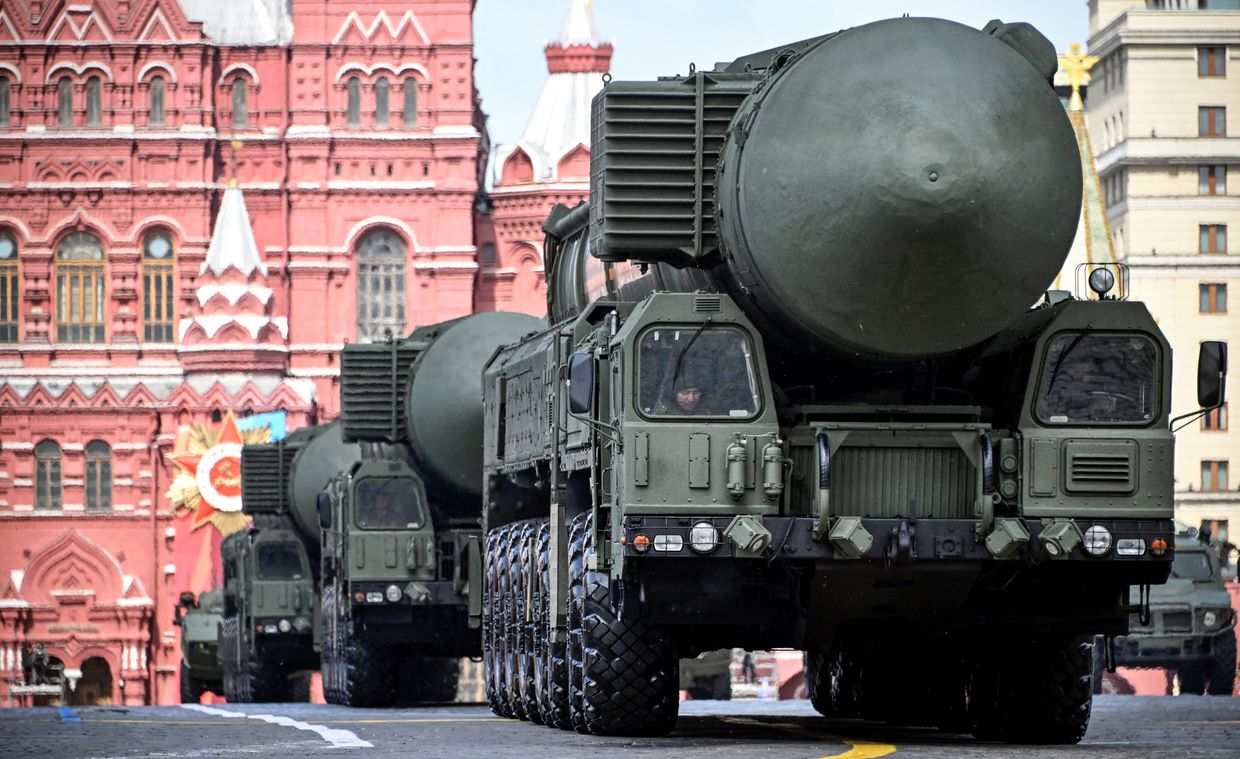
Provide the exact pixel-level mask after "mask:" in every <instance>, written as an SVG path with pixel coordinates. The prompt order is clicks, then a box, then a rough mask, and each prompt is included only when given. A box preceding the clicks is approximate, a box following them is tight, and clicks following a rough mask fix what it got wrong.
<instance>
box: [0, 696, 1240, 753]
mask: <svg viewBox="0 0 1240 759" xmlns="http://www.w3.org/2000/svg"><path fill="white" fill-rule="evenodd" d="M75 716H76V717H77V718H79V719H80V721H77V722H75V721H73V718H74V717H75ZM616 750H622V751H623V752H624V756H625V758H626V759H629V757H654V756H658V757H668V756H674V757H677V758H678V759H679V757H705V756H710V757H756V756H761V757H764V758H768V757H769V758H771V759H775V758H782V757H807V758H809V759H816V758H817V757H842V758H845V759H870V758H871V757H879V756H887V755H892V756H896V757H999V756H1004V757H1007V756H1017V757H1024V756H1027V757H1057V756H1065V755H1071V756H1080V757H1121V756H1122V757H1125V758H1127V757H1160V759H1161V757H1166V756H1177V757H1235V756H1238V755H1240V698H1218V697H1216V698H1205V697H1201V696H1185V697H1179V698H1172V697H1166V698H1147V697H1136V696H1103V697H1101V698H1099V699H1097V700H1096V701H1095V705H1094V718H1093V723H1092V724H1091V726H1090V729H1089V735H1088V736H1087V737H1086V739H1085V741H1084V742H1083V743H1082V744H1081V745H1079V746H1075V747H1062V746H1056V747H1038V746H1004V745H1000V744H987V743H981V742H978V741H975V740H973V739H972V738H970V737H968V736H959V735H947V734H943V733H939V732H938V731H935V730H923V729H917V730H913V729H898V728H890V727H886V726H882V725H869V724H864V723H859V722H839V721H837V722H829V721H827V720H824V719H822V718H821V717H818V716H817V715H816V714H815V712H814V711H813V709H812V708H811V707H810V706H809V704H808V703H806V702H799V701H784V702H762V701H733V702H727V701H696V702H689V703H686V704H683V705H682V709H681V719H680V722H679V723H678V724H677V728H676V731H675V732H674V733H673V734H672V735H671V736H669V737H667V738H659V739H649V738H643V739H632V738H623V739H622V738H593V737H589V736H583V735H576V734H573V733H567V732H562V731H559V730H551V729H549V728H545V727H538V726H536V725H530V724H527V723H522V722H514V721H511V720H504V719H499V718H496V717H494V716H492V715H491V714H490V713H489V712H488V711H487V710H486V709H485V708H484V707H480V706H445V707H434V708H398V709H383V710H380V709H347V708H344V707H336V706H323V705H311V704H252V705H221V706H219V707H202V708H199V709H192V708H183V707H172V706H164V707H90V708H79V709H76V710H59V709H56V708H41V709H7V710H0V757H41V756H48V757H135V756H142V757H178V758H179V757H218V758H220V759H224V758H226V757H238V756H262V757H305V758H306V759H315V758H317V757H330V756H349V757H356V758H357V759H372V758H373V759H378V758H379V757H395V756H401V757H411V756H417V757H486V759H502V758H503V757H520V758H521V759H529V758H530V757H534V758H535V759H559V758H560V757H599V756H602V755H604V754H612V753H614V752H615V751H616Z"/></svg>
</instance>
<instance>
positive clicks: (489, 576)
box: [482, 527, 511, 717]
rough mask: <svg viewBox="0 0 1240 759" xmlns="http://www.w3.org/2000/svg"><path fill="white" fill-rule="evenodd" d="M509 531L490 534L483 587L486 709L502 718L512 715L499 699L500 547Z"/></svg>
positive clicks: (504, 528) (502, 529)
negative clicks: (488, 708)
mask: <svg viewBox="0 0 1240 759" xmlns="http://www.w3.org/2000/svg"><path fill="white" fill-rule="evenodd" d="M506 530H507V527H501V528H499V529H496V530H491V531H490V532H489V533H487V547H486V555H485V556H484V563H483V588H482V672H483V676H484V678H485V679H486V697H487V706H489V707H491V711H492V712H494V713H495V714H497V715H498V716H500V717H508V716H511V715H509V714H506V713H505V708H504V700H503V698H501V696H500V694H501V693H502V691H503V687H502V674H503V673H502V672H501V671H500V666H501V661H502V658H503V657H502V656H501V645H502V643H503V630H502V628H500V626H499V624H500V616H499V612H500V608H501V602H500V598H501V597H500V591H501V589H500V587H499V563H500V558H499V556H500V548H499V547H500V543H501V542H502V538H503V535H504V533H505V531H506Z"/></svg>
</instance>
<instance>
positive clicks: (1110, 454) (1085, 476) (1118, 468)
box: [1064, 440, 1137, 493]
mask: <svg viewBox="0 0 1240 759" xmlns="http://www.w3.org/2000/svg"><path fill="white" fill-rule="evenodd" d="M1064 455H1065V457H1066V458H1067V462H1068V467H1067V470H1068V471H1067V485H1066V487H1067V490H1068V491H1070V492H1074V493H1131V492H1132V491H1133V490H1134V489H1135V488H1136V484H1137V483H1136V472H1137V445H1136V443H1134V442H1133V441H1131V440H1069V441H1067V443H1065V445H1064Z"/></svg>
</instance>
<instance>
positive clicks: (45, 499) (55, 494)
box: [34, 440, 63, 510]
mask: <svg viewBox="0 0 1240 759" xmlns="http://www.w3.org/2000/svg"><path fill="white" fill-rule="evenodd" d="M34 460H35V473H34V475H35V476H34V507H35V508H36V509H47V510H51V509H60V507H61V506H62V505H63V501H62V500H61V496H60V446H59V445H57V444H56V441H55V440H44V441H42V442H41V443H39V444H38V445H36V446H35V447H34Z"/></svg>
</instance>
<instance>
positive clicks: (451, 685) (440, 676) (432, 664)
mask: <svg viewBox="0 0 1240 759" xmlns="http://www.w3.org/2000/svg"><path fill="white" fill-rule="evenodd" d="M405 671H407V672H408V675H407V676H405V672H402V677H401V687H400V699H401V700H402V701H411V702H414V703H422V704H446V703H451V702H453V701H455V700H456V689H457V684H458V681H459V680H460V677H461V661H460V659H441V658H423V659H413V660H412V661H410V662H409V663H408V664H407V665H406V667H405Z"/></svg>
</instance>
